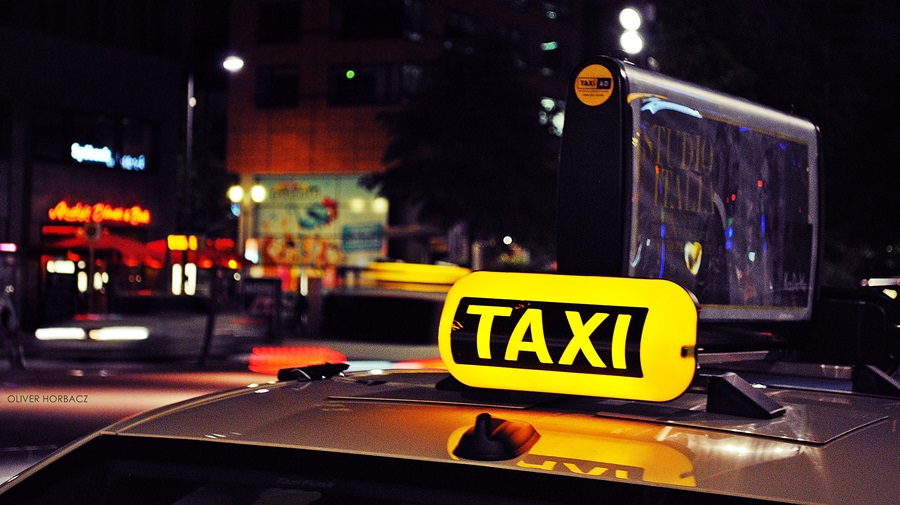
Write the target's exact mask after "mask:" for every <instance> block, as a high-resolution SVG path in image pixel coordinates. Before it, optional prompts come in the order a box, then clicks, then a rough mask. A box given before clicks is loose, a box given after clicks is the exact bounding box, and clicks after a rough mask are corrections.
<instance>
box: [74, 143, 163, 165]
mask: <svg viewBox="0 0 900 505" xmlns="http://www.w3.org/2000/svg"><path fill="white" fill-rule="evenodd" d="M70 154H71V156H72V159H73V160H75V161H77V162H78V163H100V164H103V165H106V166H108V167H109V168H114V167H115V166H116V165H118V166H119V168H121V169H123V170H134V171H143V170H144V169H145V168H146V159H145V158H144V155H143V154H142V155H139V156H131V155H128V154H119V153H113V151H112V149H110V148H109V147H105V146H104V147H94V146H93V145H91V144H87V145H81V144H79V143H77V142H75V143H73V144H72V147H71V151H70Z"/></svg>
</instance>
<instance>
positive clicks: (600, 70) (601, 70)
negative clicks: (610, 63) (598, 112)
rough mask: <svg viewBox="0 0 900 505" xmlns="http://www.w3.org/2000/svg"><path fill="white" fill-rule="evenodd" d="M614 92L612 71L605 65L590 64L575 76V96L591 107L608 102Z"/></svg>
mask: <svg viewBox="0 0 900 505" xmlns="http://www.w3.org/2000/svg"><path fill="white" fill-rule="evenodd" d="M612 92H613V76H612V72H610V71H609V69H608V68H606V67H604V66H603V65H597V64H593V65H588V66H586V67H584V68H583V69H581V72H578V77H576V78H575V96H577V97H578V99H579V100H581V103H583V104H585V105H588V106H590V107H594V106H596V105H602V104H603V103H606V101H607V100H609V97H610V95H612Z"/></svg>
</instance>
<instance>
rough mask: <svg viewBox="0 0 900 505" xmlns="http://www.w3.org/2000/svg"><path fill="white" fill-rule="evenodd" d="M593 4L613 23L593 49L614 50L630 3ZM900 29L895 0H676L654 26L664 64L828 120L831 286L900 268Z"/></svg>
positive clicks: (597, 19) (598, 22)
mask: <svg viewBox="0 0 900 505" xmlns="http://www.w3.org/2000/svg"><path fill="white" fill-rule="evenodd" d="M641 4H642V2H634V3H632V4H631V5H636V6H638V7H640V6H641ZM592 5H593V8H592V9H589V11H588V18H589V19H590V18H593V19H594V20H590V21H587V23H588V25H587V26H591V25H594V26H600V27H608V28H601V29H599V30H597V31H596V32H595V35H594V36H593V38H592V39H590V40H588V41H587V44H586V46H587V47H586V52H588V53H591V52H595V53H597V52H599V53H606V52H608V51H607V49H608V48H610V47H613V48H614V47H615V46H614V40H615V37H617V36H618V32H619V30H618V27H617V22H616V19H615V16H616V15H617V12H618V7H619V5H617V6H616V7H615V8H611V5H609V4H608V3H604V2H601V3H596V4H592ZM620 5H624V3H621V4H620ZM648 5H649V4H647V3H643V7H644V8H645V9H646V7H647V6H648ZM898 27H900V6H898V4H897V3H896V2H891V1H883V0H865V1H846V0H825V1H811V0H801V1H787V2H780V1H754V2H747V1H738V0H701V1H696V0H666V1H660V2H656V3H655V19H654V20H651V22H650V23H649V25H648V26H646V27H645V31H646V33H647V36H648V39H649V40H648V48H647V52H646V54H647V55H650V56H652V57H653V58H655V60H656V62H657V63H658V66H659V70H660V71H661V72H663V73H666V74H670V75H673V76H676V77H680V78H683V79H686V80H690V81H693V82H697V83H700V84H703V85H706V86H709V87H711V88H714V89H717V90H721V91H725V92H728V93H731V94H734V95H737V96H740V97H743V98H747V99H750V100H753V101H756V102H759V103H762V104H765V105H768V106H770V107H773V108H776V109H779V110H782V111H786V112H791V113H793V114H795V115H797V116H800V117H804V118H807V119H809V120H811V121H813V122H814V123H816V124H817V125H818V126H819V127H820V129H821V134H822V145H823V151H824V153H823V158H824V164H823V167H824V174H823V175H824V183H823V188H824V206H825V216H824V223H825V230H824V235H823V245H824V255H825V260H826V270H825V272H824V273H825V281H826V283H829V284H849V285H858V283H859V279H860V277H862V276H888V275H898V274H900V223H898V217H897V216H898V213H897V201H898V194H900V176H898V174H897V167H896V162H895V161H894V160H895V159H896V153H895V150H896V149H897V145H898V141H900V126H898V125H897V122H896V120H895V118H896V117H897V113H898V108H900V103H898V99H897V97H896V93H895V92H894V91H893V88H894V83H893V82H892V81H891V77H892V76H893V74H894V71H895V69H896V68H897V67H898V59H900V51H898V49H900V31H898ZM638 63H642V61H641V60H640V59H639V60H638Z"/></svg>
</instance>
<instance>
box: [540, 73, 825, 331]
mask: <svg viewBox="0 0 900 505" xmlns="http://www.w3.org/2000/svg"><path fill="white" fill-rule="evenodd" d="M569 91H570V96H569V100H568V103H567V109H566V123H565V135H564V136H563V141H562V148H561V157H560V173H559V195H560V198H559V247H558V261H559V271H560V273H567V274H581V275H612V276H628V277H640V278H661V279H668V280H672V281H674V282H676V283H678V284H679V285H681V286H682V287H684V288H685V289H688V290H689V291H691V292H692V293H693V294H694V295H696V297H697V298H698V300H699V302H700V304H701V307H702V311H701V313H700V318H701V321H761V320H779V321H804V320H807V319H809V318H810V315H811V308H812V302H813V287H814V286H815V273H816V259H817V256H818V241H819V237H818V230H819V184H818V180H819V177H818V174H819V158H820V156H819V131H818V129H817V127H816V126H815V125H814V124H812V123H810V122H809V121H806V120H803V119H800V118H797V117H794V116H790V115H788V114H784V113H781V112H778V111H775V110H772V109H769V108H766V107H763V106H760V105H757V104H753V103H751V102H748V101H745V100H741V99H738V98H735V97H731V96H728V95H725V94H722V93H718V92H715V91H712V90H709V89H705V88H702V87H699V86H696V85H693V84H689V83H686V82H683V81H679V80H677V79H673V78H670V77H667V76H664V75H661V74H658V73H655V72H651V71H648V70H645V69H641V68H638V67H635V66H633V65H630V64H627V63H624V62H621V61H618V60H613V59H609V58H604V57H597V58H594V59H591V60H589V61H587V62H585V63H584V64H583V65H581V66H580V67H578V68H577V69H576V71H575V73H574V75H573V79H572V81H571V87H570V90H569Z"/></svg>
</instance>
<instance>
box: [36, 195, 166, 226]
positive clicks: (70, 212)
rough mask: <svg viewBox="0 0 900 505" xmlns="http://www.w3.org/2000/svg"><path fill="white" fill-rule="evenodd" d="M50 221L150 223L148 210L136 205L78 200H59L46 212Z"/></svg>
mask: <svg viewBox="0 0 900 505" xmlns="http://www.w3.org/2000/svg"><path fill="white" fill-rule="evenodd" d="M47 216H49V217H50V220H51V221H63V222H66V223H104V222H106V223H109V222H111V223H122V224H128V225H131V226H141V225H147V224H150V211H149V210H147V209H144V208H142V207H140V206H138V205H135V206H132V207H114V206H112V205H110V204H108V203H102V202H100V203H94V204H87V203H83V202H78V203H76V204H75V205H69V204H68V203H66V202H65V200H61V201H60V202H59V203H57V204H56V206H55V207H53V208H52V209H50V210H49V211H48V212H47Z"/></svg>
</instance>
